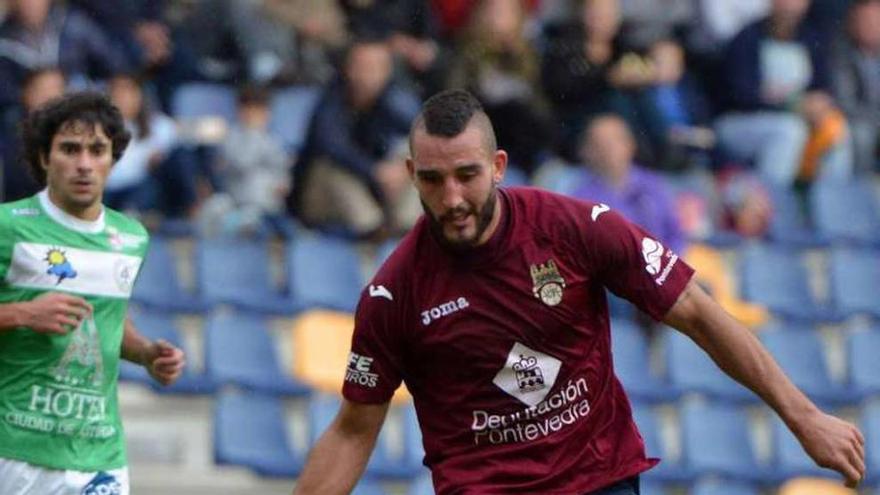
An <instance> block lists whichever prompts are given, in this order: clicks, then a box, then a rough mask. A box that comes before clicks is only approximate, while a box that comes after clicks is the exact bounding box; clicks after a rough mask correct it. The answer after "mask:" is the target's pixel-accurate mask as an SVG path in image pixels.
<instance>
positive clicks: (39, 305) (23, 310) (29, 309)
mask: <svg viewBox="0 0 880 495" xmlns="http://www.w3.org/2000/svg"><path fill="white" fill-rule="evenodd" d="M91 313H92V305H91V304H89V303H88V302H86V300H85V299H83V298H81V297H77V296H73V295H70V294H62V293H60V292H47V293H45V294H42V295H40V296H38V297H36V298H34V299H33V300H31V301H23V302H16V303H8V304H0V332H2V331H4V330H11V329H13V328H19V327H27V328H30V329H31V330H33V331H35V332H38V333H53V334H65V333H67V332H69V331H70V330H73V329H74V328H76V327H78V326H79V324H80V322H82V320H83V319H84V318H86V317H87V316H88V315H90V314H91Z"/></svg>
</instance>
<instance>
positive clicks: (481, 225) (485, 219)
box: [419, 183, 498, 251]
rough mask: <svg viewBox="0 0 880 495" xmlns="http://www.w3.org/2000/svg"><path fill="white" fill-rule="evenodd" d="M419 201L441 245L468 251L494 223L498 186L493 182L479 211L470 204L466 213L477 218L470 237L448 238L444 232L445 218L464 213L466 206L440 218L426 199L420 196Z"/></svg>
mask: <svg viewBox="0 0 880 495" xmlns="http://www.w3.org/2000/svg"><path fill="white" fill-rule="evenodd" d="M419 201H420V202H421V203H422V208H423V209H424V210H425V216H426V217H427V218H428V229H429V230H430V231H431V234H433V236H434V238H435V239H437V241H438V242H439V243H440V244H441V245H443V246H444V247H446V248H448V249H450V250H452V251H466V250H468V249H471V248H473V247H474V246H476V245H477V242H479V240H480V238H481V237H482V236H483V233H484V232H486V229H487V228H489V224H490V223H492V217H493V216H494V215H495V205H496V204H497V203H498V187H497V186H496V185H495V184H494V183H493V184H492V187H491V189H489V194H488V195H487V197H486V201H484V202H483V204H482V206H480V207H479V211H477V209H476V207H472V206H470V205H469V206H468V208H467V211H466V213H467V214H469V215H475V216H476V219H477V223H476V229H475V230H474V235H473V236H472V237H470V238H468V239H461V240H455V241H453V240H450V239H449V238H447V237H446V234H445V233H444V232H443V225H444V223H445V220H447V218H450V217H454V216H455V215H456V214H459V213H462V212H463V211H462V210H463V209H464V208H461V207H458V208H455V209H452V210H449V211H447V212H446V213H445V214H443V216H442V217H440V218H438V217H437V216H435V215H434V212H432V211H431V209H430V208H429V207H428V205H427V204H426V203H425V202H424V200H422V199H421V198H419Z"/></svg>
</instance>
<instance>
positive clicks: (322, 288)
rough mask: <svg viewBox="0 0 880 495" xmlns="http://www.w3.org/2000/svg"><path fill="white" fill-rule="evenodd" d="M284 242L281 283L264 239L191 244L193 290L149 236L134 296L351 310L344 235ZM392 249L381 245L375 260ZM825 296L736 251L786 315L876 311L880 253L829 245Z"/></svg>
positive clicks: (797, 260)
mask: <svg viewBox="0 0 880 495" xmlns="http://www.w3.org/2000/svg"><path fill="white" fill-rule="evenodd" d="M300 232H301V233H298V234H297V235H296V236H295V237H294V239H293V240H292V241H290V243H289V244H288V245H287V247H286V253H285V263H286V276H285V283H284V286H283V287H275V286H274V285H273V284H272V281H271V273H270V272H271V263H270V259H269V244H268V243H267V242H265V241H256V240H246V239H215V240H203V241H199V242H197V243H196V254H195V257H194V258H195V259H194V265H195V275H196V283H195V286H196V287H195V292H188V291H186V290H184V289H183V287H182V286H181V284H180V282H179V280H178V277H177V273H176V272H177V270H176V263H175V259H174V256H173V254H172V251H171V249H170V247H169V245H168V242H167V241H165V240H163V239H162V238H160V237H157V238H155V239H154V240H153V242H152V243H151V246H150V250H149V252H148V253H147V258H146V260H145V262H144V267H143V270H142V273H141V275H140V277H139V279H138V283H137V284H136V286H135V291H134V294H133V295H132V298H133V300H134V301H137V302H141V303H144V304H147V305H150V306H154V307H156V308H158V309H162V310H167V311H182V312H200V313H201V312H205V311H207V310H209V309H211V308H213V307H214V306H217V305H222V304H229V305H232V306H235V307H237V308H239V309H243V310H250V311H256V312H260V313H265V314H274V315H292V314H295V313H297V312H299V311H300V310H303V309H308V308H312V307H323V308H329V309H338V310H343V311H353V310H354V308H355V306H356V304H357V300H358V297H359V294H360V290H361V288H362V287H363V284H364V283H365V281H364V277H363V273H362V267H361V261H360V257H359V255H358V253H357V251H356V250H355V248H354V246H353V244H352V243H350V242H348V241H345V240H343V239H338V238H334V237H329V236H323V235H318V234H311V233H305V232H304V231H300ZM392 248H393V243H389V244H387V245H386V246H385V247H384V249H382V250H380V254H379V256H378V260H377V263H376V264H378V261H381V260H382V259H384V257H385V256H387V254H388V253H389V252H390V250H391V249H392ZM829 252H830V256H829V264H828V266H829V269H828V280H829V282H830V287H829V289H830V290H829V300H828V301H827V302H826V301H819V300H818V298H817V297H816V296H815V295H814V294H813V293H812V291H811V289H810V284H809V271H808V269H807V266H806V263H805V261H804V256H803V253H801V252H799V251H795V252H793V251H791V250H790V249H788V248H785V247H782V246H779V245H773V244H752V245H748V246H746V247H744V248H743V249H741V250H740V254H741V256H740V265H741V269H740V291H741V295H742V297H743V298H744V299H745V300H749V301H754V302H757V303H760V304H763V305H765V306H767V307H768V308H769V309H770V310H771V312H773V313H774V314H776V315H778V316H781V317H783V318H791V319H798V320H803V321H817V320H818V321H840V320H842V319H845V318H847V317H851V316H854V315H859V314H867V315H873V316H876V317H880V298H878V297H876V296H875V294H876V293H877V291H878V290H880V251H878V250H875V249H868V248H851V247H838V248H834V249H831V250H830V251H829Z"/></svg>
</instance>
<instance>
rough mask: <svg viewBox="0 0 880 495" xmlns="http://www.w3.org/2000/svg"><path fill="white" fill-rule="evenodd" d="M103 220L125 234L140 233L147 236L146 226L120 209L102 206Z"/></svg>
mask: <svg viewBox="0 0 880 495" xmlns="http://www.w3.org/2000/svg"><path fill="white" fill-rule="evenodd" d="M104 222H105V223H106V224H107V226H108V227H112V228H114V229H116V230H118V231H120V232H125V233H126V234H133V235H140V236H144V237H149V235H150V234H149V232H148V231H147V228H146V227H144V224H142V223H141V222H140V221H139V220H138V219H136V218H133V217H130V216H128V215H126V214H125V213H122V212H121V211H117V210H114V209H112V208H107V207H104Z"/></svg>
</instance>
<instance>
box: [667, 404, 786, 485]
mask: <svg viewBox="0 0 880 495" xmlns="http://www.w3.org/2000/svg"><path fill="white" fill-rule="evenodd" d="M681 428H682V447H683V449H682V458H683V461H684V465H686V466H687V467H688V468H689V469H691V470H692V472H693V473H694V474H695V475H697V476H702V475H718V476H729V477H733V478H738V479H743V480H748V481H755V482H760V481H770V480H772V479H773V476H772V473H771V472H770V471H768V470H767V469H765V468H764V467H763V466H761V465H759V464H758V463H757V461H756V459H755V453H754V451H753V449H752V444H751V442H750V435H749V423H748V418H747V417H746V414H745V412H744V411H742V410H740V409H739V408H736V407H732V406H728V405H724V404H701V403H697V402H692V403H687V404H685V405H684V406H682V408H681Z"/></svg>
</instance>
